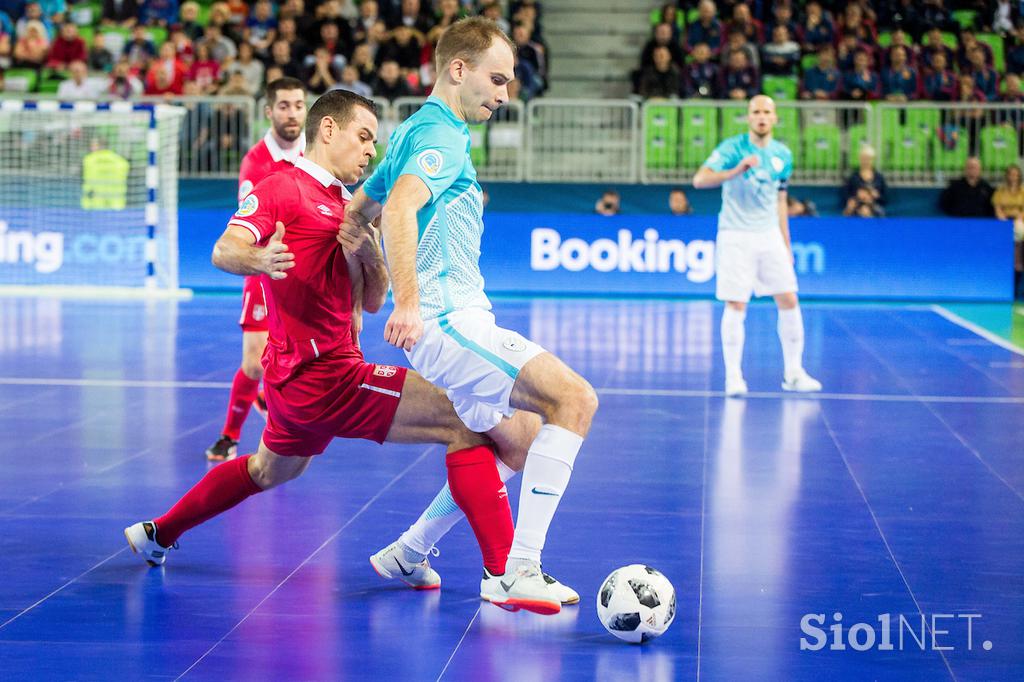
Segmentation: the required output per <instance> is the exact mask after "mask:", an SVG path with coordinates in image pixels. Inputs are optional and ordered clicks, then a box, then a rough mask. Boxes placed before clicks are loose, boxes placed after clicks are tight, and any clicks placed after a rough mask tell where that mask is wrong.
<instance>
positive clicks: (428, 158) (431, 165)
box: [416, 149, 444, 176]
mask: <svg viewBox="0 0 1024 682" xmlns="http://www.w3.org/2000/svg"><path fill="white" fill-rule="evenodd" d="M416 163H417V164H418V165H419V167H420V168H422V169H423V172H424V173H426V174H427V175H430V176H434V175H437V174H438V173H440V172H441V165H442V164H443V163H444V157H443V156H441V152H439V151H437V150H436V149H428V150H427V151H425V152H422V153H420V155H419V156H417V157H416Z"/></svg>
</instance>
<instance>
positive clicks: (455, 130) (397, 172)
mask: <svg viewBox="0 0 1024 682" xmlns="http://www.w3.org/2000/svg"><path fill="white" fill-rule="evenodd" d="M402 175H415V176H416V177H418V178H419V179H420V180H422V181H423V182H424V183H425V184H426V186H427V188H429V189H430V200H429V201H428V202H427V205H426V206H424V207H423V208H421V209H420V211H419V213H417V214H416V218H417V223H418V226H419V243H418V246H417V248H416V277H417V279H418V281H419V290H420V314H421V315H422V316H423V319H425V320H429V319H433V318H436V317H441V316H444V315H447V314H448V313H451V312H453V311H456V310H464V309H466V308H483V309H484V310H490V308H491V302H490V301H489V300H488V299H487V295H486V294H484V278H483V276H482V275H481V274H480V238H481V236H482V235H483V231H484V223H483V212H484V205H483V192H482V191H481V189H480V185H479V184H477V181H476V169H475V168H473V164H472V162H470V160H469V127H468V126H467V125H466V122H465V121H462V120H460V119H459V118H458V117H456V116H455V114H454V113H452V110H451V109H450V108H448V105H447V104H445V103H444V102H442V101H441V100H440V99H438V98H436V97H430V98H428V99H427V101H426V103H425V104H424V105H423V106H422V107H421V108H420V110H419V111H417V112H416V113H415V114H413V115H412V116H410V117H409V118H407V119H406V120H405V121H403V122H402V124H401V125H399V126H398V128H396V129H395V132H394V133H392V134H391V138H390V139H389V140H388V150H387V153H386V154H385V155H384V159H383V160H382V161H381V162H380V165H379V166H377V170H375V171H374V173H373V175H371V176H370V177H369V178H368V179H367V180H366V183H365V184H364V185H363V190H364V191H365V192H366V194H367V195H368V196H369V197H370V198H371V199H373V200H374V201H376V202H378V203H382V204H383V203H385V202H386V201H387V198H388V195H389V194H390V192H391V188H393V187H394V186H395V183H396V182H397V181H398V178H399V177H401V176H402Z"/></svg>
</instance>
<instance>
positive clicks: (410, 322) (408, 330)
mask: <svg viewBox="0 0 1024 682" xmlns="http://www.w3.org/2000/svg"><path fill="white" fill-rule="evenodd" d="M421 336H423V318H421V317H420V311H419V309H418V308H399V307H395V309H394V311H393V312H392V313H391V317H389V318H388V323H387V324H386V325H384V340H385V341H387V342H388V343H390V344H391V345H392V346H395V347H396V348H402V349H405V350H412V347H413V346H415V345H416V342H417V341H419V340H420V337H421Z"/></svg>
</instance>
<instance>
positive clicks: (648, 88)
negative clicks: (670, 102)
mask: <svg viewBox="0 0 1024 682" xmlns="http://www.w3.org/2000/svg"><path fill="white" fill-rule="evenodd" d="M681 81H682V76H681V75H680V73H679V67H678V66H676V65H675V64H673V63H672V54H671V53H670V52H669V51H668V48H667V47H659V48H656V49H655V50H654V66H648V67H646V68H645V69H644V70H643V73H641V74H640V90H639V92H638V93H637V94H639V95H640V96H641V97H643V98H644V99H650V98H652V97H656V98H661V99H668V98H669V97H678V96H679V85H680V83H681Z"/></svg>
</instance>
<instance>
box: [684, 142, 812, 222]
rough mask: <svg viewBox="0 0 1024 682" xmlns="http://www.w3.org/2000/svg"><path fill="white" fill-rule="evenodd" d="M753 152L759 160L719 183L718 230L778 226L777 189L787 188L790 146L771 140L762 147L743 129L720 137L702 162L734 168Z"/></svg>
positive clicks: (720, 168)
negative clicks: (709, 154) (720, 208)
mask: <svg viewBox="0 0 1024 682" xmlns="http://www.w3.org/2000/svg"><path fill="white" fill-rule="evenodd" d="M751 154H756V155H757V156H758V157H759V158H760V161H761V163H760V164H759V165H758V166H757V168H750V169H748V170H747V171H746V172H745V173H742V174H740V175H737V176H736V177H734V178H733V179H732V180H728V181H726V182H724V183H722V210H721V211H719V213H718V229H719V230H746V231H748V232H767V231H768V230H778V229H779V192H783V191H785V190H786V184H787V183H788V182H789V176H790V175H791V174H792V173H793V153H792V152H791V151H789V147H787V146H786V145H784V144H782V143H781V142H777V141H776V140H771V141H770V142H769V143H768V144H767V145H766V146H765V147H764V148H761V147H758V146H756V145H755V144H754V143H753V142H751V141H750V135H749V134H748V133H743V134H742V135H736V136H735V137H730V138H729V139H727V140H723V141H722V143H721V144H719V145H718V146H717V147H715V151H713V152H711V156H709V157H708V160H707V161H705V162H704V165H705V166H706V167H708V168H710V169H711V170H713V171H724V170H730V169H732V168H735V167H736V166H738V165H739V164H740V161H742V160H743V159H744V158H746V157H748V156H750V155H751Z"/></svg>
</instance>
